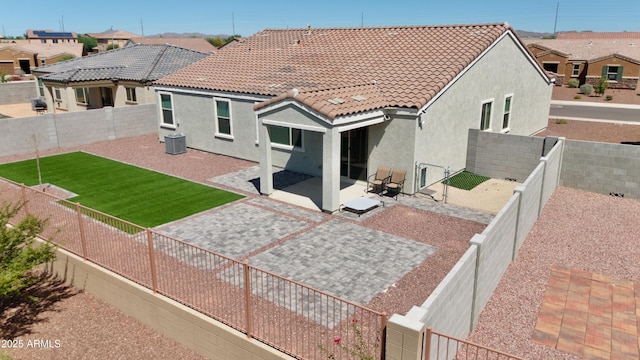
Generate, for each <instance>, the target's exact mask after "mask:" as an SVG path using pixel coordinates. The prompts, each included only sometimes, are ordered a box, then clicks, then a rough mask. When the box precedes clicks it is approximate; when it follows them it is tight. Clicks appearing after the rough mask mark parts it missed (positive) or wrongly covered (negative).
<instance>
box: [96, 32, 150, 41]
mask: <svg viewBox="0 0 640 360" xmlns="http://www.w3.org/2000/svg"><path fill="white" fill-rule="evenodd" d="M87 36H91V37H92V38H94V39H103V40H105V39H106V40H110V39H118V40H128V39H133V38H135V37H140V35H138V34H134V33H130V32H128V31H124V30H107V31H103V32H100V33H90V34H87Z"/></svg>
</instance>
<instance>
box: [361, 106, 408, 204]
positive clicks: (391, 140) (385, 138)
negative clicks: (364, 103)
mask: <svg viewBox="0 0 640 360" xmlns="http://www.w3.org/2000/svg"><path fill="white" fill-rule="evenodd" d="M416 119H417V117H416V116H415V115H413V116H411V115H394V116H391V120H389V121H385V122H383V123H380V124H376V125H373V126H370V127H369V163H368V164H367V165H368V173H369V175H370V174H374V173H375V171H376V169H377V168H378V166H388V167H391V168H392V169H402V170H406V171H407V175H406V177H405V185H404V189H403V191H404V192H405V193H408V194H413V179H414V177H413V174H414V170H413V169H414V167H415V159H414V153H415V143H414V142H413V141H412V139H414V138H415V132H416V123H417V120H416Z"/></svg>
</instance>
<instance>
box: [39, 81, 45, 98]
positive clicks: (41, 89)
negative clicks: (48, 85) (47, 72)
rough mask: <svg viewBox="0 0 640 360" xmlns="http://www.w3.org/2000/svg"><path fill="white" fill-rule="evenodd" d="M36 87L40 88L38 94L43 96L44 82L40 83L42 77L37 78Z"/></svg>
mask: <svg viewBox="0 0 640 360" xmlns="http://www.w3.org/2000/svg"><path fill="white" fill-rule="evenodd" d="M38 89H39V90H40V96H42V97H44V84H42V79H38Z"/></svg>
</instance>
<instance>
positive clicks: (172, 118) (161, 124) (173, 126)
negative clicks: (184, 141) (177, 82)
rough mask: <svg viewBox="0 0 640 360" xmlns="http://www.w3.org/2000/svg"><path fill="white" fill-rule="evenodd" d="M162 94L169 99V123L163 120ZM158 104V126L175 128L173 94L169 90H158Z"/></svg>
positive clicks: (176, 125)
mask: <svg viewBox="0 0 640 360" xmlns="http://www.w3.org/2000/svg"><path fill="white" fill-rule="evenodd" d="M162 95H166V96H168V97H169V100H170V101H171V123H167V122H165V121H164V110H165V109H164V108H163V107H162ZM158 106H159V107H160V127H162V128H169V129H176V128H177V127H178V124H177V121H176V114H175V106H174V104H173V94H172V93H170V92H164V91H159V92H158Z"/></svg>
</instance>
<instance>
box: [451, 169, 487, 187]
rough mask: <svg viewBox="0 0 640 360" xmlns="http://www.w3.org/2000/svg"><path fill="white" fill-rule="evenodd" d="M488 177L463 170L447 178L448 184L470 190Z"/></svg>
mask: <svg viewBox="0 0 640 360" xmlns="http://www.w3.org/2000/svg"><path fill="white" fill-rule="evenodd" d="M489 179H490V178H488V177H486V176H482V175H477V174H474V173H471V172H468V171H463V172H461V173H459V174H456V175H454V176H452V177H450V178H449V185H450V186H453V187H455V188H458V189H462V190H471V189H473V188H474V187H476V186H478V185H480V184H482V183H483V182H485V181H487V180H489Z"/></svg>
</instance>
